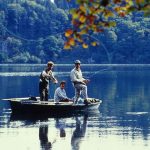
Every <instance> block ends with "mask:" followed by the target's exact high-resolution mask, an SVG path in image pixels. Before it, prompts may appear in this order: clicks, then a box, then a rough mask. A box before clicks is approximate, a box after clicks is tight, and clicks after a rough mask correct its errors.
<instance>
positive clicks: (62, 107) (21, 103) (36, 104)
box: [9, 98, 101, 115]
mask: <svg viewBox="0 0 150 150" xmlns="http://www.w3.org/2000/svg"><path fill="white" fill-rule="evenodd" d="M9 102H10V105H11V109H12V113H22V114H27V113H28V114H46V115H54V114H67V113H75V112H82V111H89V110H97V109H98V107H99V105H100V103H101V101H97V102H94V103H89V104H73V103H72V102H60V103H58V104H56V103H54V102H44V101H43V102H41V101H32V100H28V99H21V100H19V98H18V99H10V100H9Z"/></svg>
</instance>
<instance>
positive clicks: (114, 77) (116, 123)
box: [0, 64, 150, 150]
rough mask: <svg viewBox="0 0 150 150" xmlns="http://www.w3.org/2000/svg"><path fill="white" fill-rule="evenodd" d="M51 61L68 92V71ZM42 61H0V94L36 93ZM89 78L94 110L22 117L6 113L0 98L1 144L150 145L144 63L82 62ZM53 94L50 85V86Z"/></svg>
mask: <svg viewBox="0 0 150 150" xmlns="http://www.w3.org/2000/svg"><path fill="white" fill-rule="evenodd" d="M72 67H73V66H72V65H57V66H56V67H55V70H54V71H55V75H56V77H57V78H58V80H62V79H63V80H66V81H67V85H66V86H67V87H66V92H67V95H68V96H69V97H73V96H74V89H73V87H72V84H71V82H70V78H69V72H70V70H71V69H72ZM43 68H44V65H13V64H12V65H9V66H8V65H0V86H1V87H0V89H1V90H0V99H3V98H11V97H27V96H38V80H39V77H38V76H39V74H40V71H41V70H42V69H43ZM82 70H83V75H84V76H85V77H88V78H89V79H90V80H91V82H90V84H89V85H88V93H89V97H95V98H99V99H102V101H103V103H102V104H101V106H100V107H99V110H95V111H94V112H89V113H87V114H78V115H69V116H65V117H59V116H57V117H55V118H54V117H46V118H42V117H40V116H39V117H38V118H26V117H24V116H19V117H18V116H14V115H12V114H11V109H10V105H9V103H8V102H3V101H0V149H1V150H3V149H4V150H40V149H43V150H48V149H52V150H61V149H63V150H86V149H88V150H91V149H93V150H127V149H130V150H148V149H149V147H150V65H83V66H82ZM50 89H51V90H50V98H53V93H54V90H55V89H56V86H54V85H53V84H52V85H51V87H50Z"/></svg>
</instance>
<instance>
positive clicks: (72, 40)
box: [68, 38, 75, 46]
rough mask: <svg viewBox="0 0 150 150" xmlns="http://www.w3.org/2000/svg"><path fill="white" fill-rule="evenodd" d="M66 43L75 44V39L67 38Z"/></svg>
mask: <svg viewBox="0 0 150 150" xmlns="http://www.w3.org/2000/svg"><path fill="white" fill-rule="evenodd" d="M68 43H69V45H71V46H74V45H75V40H74V38H69V39H68Z"/></svg>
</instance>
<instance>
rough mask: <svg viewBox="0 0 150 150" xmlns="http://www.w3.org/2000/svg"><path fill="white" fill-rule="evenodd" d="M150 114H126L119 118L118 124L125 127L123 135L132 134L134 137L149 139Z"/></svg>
mask: <svg viewBox="0 0 150 150" xmlns="http://www.w3.org/2000/svg"><path fill="white" fill-rule="evenodd" d="M149 119H150V117H149V115H148V114H141V115H136V114H135V115H133V114H131V115H125V116H123V117H122V119H120V120H118V123H117V126H120V127H123V130H122V135H125V136H128V135H131V137H132V138H133V139H136V138H139V137H140V136H142V137H143V139H144V140H148V135H149V134H150V132H149V126H150V123H149Z"/></svg>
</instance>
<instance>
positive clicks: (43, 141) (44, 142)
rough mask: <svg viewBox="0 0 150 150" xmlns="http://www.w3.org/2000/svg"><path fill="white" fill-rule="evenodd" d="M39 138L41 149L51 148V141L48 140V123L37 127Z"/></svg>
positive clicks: (47, 149) (48, 149)
mask: <svg viewBox="0 0 150 150" xmlns="http://www.w3.org/2000/svg"><path fill="white" fill-rule="evenodd" d="M39 140H40V146H41V148H42V150H50V149H51V148H52V143H51V142H50V141H49V140H48V125H41V126H40V127H39Z"/></svg>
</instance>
